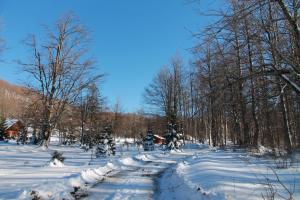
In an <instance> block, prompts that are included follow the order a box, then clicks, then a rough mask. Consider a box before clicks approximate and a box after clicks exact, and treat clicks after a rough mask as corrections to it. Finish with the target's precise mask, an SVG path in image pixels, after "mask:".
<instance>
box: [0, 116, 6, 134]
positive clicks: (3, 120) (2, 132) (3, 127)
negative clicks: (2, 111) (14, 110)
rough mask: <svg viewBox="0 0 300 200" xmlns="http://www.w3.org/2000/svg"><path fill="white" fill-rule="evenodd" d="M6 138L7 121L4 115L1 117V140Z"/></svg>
mask: <svg viewBox="0 0 300 200" xmlns="http://www.w3.org/2000/svg"><path fill="white" fill-rule="evenodd" d="M5 138H6V134H5V119H4V117H3V116H2V115H0V140H4V139H5Z"/></svg>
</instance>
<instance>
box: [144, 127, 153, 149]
mask: <svg viewBox="0 0 300 200" xmlns="http://www.w3.org/2000/svg"><path fill="white" fill-rule="evenodd" d="M143 147H144V151H153V150H154V134H153V131H152V129H148V132H147V135H146V136H145V137H144V138H143Z"/></svg>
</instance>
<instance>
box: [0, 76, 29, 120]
mask: <svg viewBox="0 0 300 200" xmlns="http://www.w3.org/2000/svg"><path fill="white" fill-rule="evenodd" d="M28 102H29V99H28V98H27V97H26V88H25V87H21V86H17V85H14V84H11V83H8V82H7V81H4V80H1V79H0V112H1V113H2V114H3V115H4V116H5V117H19V116H20V115H21V113H22V109H23V108H24V105H26V104H27V103H28Z"/></svg>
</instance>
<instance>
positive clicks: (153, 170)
mask: <svg viewBox="0 0 300 200" xmlns="http://www.w3.org/2000/svg"><path fill="white" fill-rule="evenodd" d="M185 157H186V156H185V155H177V156H172V157H171V158H165V159H161V160H156V161H153V160H151V161H140V160H139V161H137V160H136V162H129V163H128V164H127V165H126V168H127V169H123V170H122V171H120V172H118V173H116V174H114V175H113V176H108V177H106V178H105V179H104V180H103V181H101V182H99V183H98V184H96V185H94V186H93V187H91V188H90V189H89V190H88V196H87V197H85V198H84V199H86V200H88V199H115V200H118V199H122V200H123V199H155V198H157V197H158V195H157V193H159V191H160V185H158V184H159V181H158V179H159V178H160V175H161V174H163V172H165V171H166V170H168V169H170V168H171V166H173V165H174V164H175V163H176V162H178V160H179V159H180V160H181V159H184V158H185Z"/></svg>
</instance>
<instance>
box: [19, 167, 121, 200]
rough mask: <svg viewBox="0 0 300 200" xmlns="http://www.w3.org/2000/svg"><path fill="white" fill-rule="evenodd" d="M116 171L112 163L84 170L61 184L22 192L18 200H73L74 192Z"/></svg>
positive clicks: (48, 184) (47, 183)
mask: <svg viewBox="0 0 300 200" xmlns="http://www.w3.org/2000/svg"><path fill="white" fill-rule="evenodd" d="M118 169H119V166H117V165H115V164H112V163H107V164H106V165H105V166H102V167H98V168H89V169H85V170H83V171H81V173H79V174H74V175H72V176H69V177H66V178H65V179H64V180H63V181H61V182H53V181H49V182H44V183H43V184H40V185H38V186H36V187H34V188H31V189H28V190H24V191H23V193H22V194H21V195H20V197H19V199H22V200H27V199H28V200H29V199H34V198H40V199H43V200H48V199H49V200H50V199H74V191H75V192H76V191H77V190H78V189H83V190H85V189H86V188H87V187H89V185H93V184H95V183H97V182H100V181H102V180H103V179H104V178H105V177H106V176H109V175H110V174H113V173H114V172H116V171H117V170H118Z"/></svg>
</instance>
